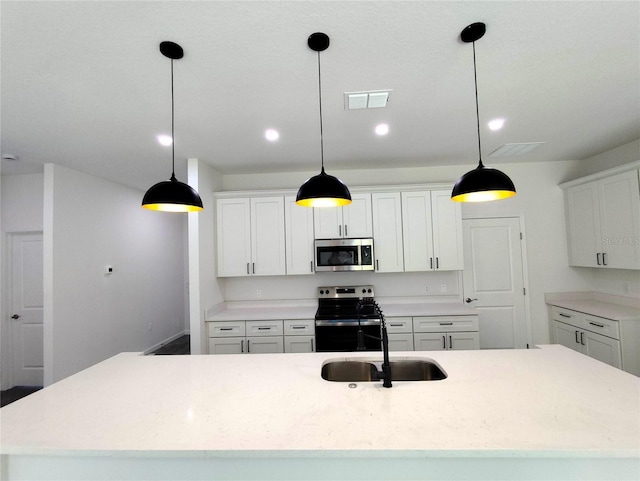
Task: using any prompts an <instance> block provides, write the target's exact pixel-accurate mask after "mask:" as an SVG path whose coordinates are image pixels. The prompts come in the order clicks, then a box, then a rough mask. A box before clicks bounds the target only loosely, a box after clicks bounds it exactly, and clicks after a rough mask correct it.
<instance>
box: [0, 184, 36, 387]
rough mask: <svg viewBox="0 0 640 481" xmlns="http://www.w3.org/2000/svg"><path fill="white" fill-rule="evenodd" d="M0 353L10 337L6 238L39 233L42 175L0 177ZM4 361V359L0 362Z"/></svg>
mask: <svg viewBox="0 0 640 481" xmlns="http://www.w3.org/2000/svg"><path fill="white" fill-rule="evenodd" d="M0 179H1V180H0V184H1V189H0V199H1V200H0V205H1V210H0V212H1V214H0V231H1V233H0V245H1V248H0V253H1V254H0V265H1V266H2V267H1V268H0V283H1V284H2V289H0V292H1V293H2V295H0V319H2V322H1V323H0V350H1V351H2V352H3V353H7V352H10V351H11V350H10V349H9V348H8V346H7V344H6V343H7V342H9V340H10V337H9V335H8V334H9V333H8V329H7V327H9V325H8V323H7V322H6V321H8V319H9V315H10V314H9V313H8V312H6V309H7V308H9V307H10V303H9V299H7V298H6V295H7V289H6V287H5V286H8V285H9V284H8V277H7V276H9V275H10V273H9V262H8V259H9V256H8V252H7V249H8V248H9V242H8V240H9V239H8V237H9V235H10V234H12V233H17V232H36V231H42V199H43V190H42V189H43V185H44V175H43V174H28V175H6V176H2V177H0ZM3 361H4V359H3ZM9 364H10V363H8V362H2V363H1V367H2V371H1V372H0V380H1V384H2V385H3V386H5V385H7V386H9V385H10V384H9V378H10V373H9V372H8V369H7V368H8V367H9Z"/></svg>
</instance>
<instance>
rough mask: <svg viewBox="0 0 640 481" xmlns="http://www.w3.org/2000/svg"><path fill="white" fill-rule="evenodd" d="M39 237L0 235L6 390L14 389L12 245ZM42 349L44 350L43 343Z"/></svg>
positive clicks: (0, 328) (0, 333) (0, 332)
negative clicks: (0, 238)
mask: <svg viewBox="0 0 640 481" xmlns="http://www.w3.org/2000/svg"><path fill="white" fill-rule="evenodd" d="M23 235H40V236H42V237H43V242H44V232H43V231H42V230H33V231H31V230H28V231H10V232H3V233H2V252H1V253H0V255H1V256H2V258H1V265H2V272H1V275H2V299H1V300H0V303H1V306H2V309H1V311H2V312H1V313H0V352H1V353H2V354H1V358H0V366H1V369H0V386H1V389H2V390H3V391H4V390H7V389H11V388H12V387H14V382H15V376H14V364H15V353H14V346H13V343H12V342H11V341H12V340H13V331H14V324H13V322H11V320H10V313H11V312H12V311H13V245H14V242H15V239H16V238H17V237H18V236H23ZM42 349H43V350H44V342H43V346H42Z"/></svg>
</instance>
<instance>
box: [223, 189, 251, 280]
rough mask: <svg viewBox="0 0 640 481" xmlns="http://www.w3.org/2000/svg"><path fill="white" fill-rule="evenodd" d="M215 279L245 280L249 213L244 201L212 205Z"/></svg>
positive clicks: (237, 200) (248, 249) (235, 200)
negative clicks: (213, 215)
mask: <svg viewBox="0 0 640 481" xmlns="http://www.w3.org/2000/svg"><path fill="white" fill-rule="evenodd" d="M216 214H217V218H216V226H217V241H218V242H217V244H218V246H217V247H218V249H217V250H218V276H219V277H231V276H247V275H249V274H250V271H249V269H250V264H251V210H250V203H249V199H248V198H239V199H218V200H217V202H216Z"/></svg>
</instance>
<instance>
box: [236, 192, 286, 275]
mask: <svg viewBox="0 0 640 481" xmlns="http://www.w3.org/2000/svg"><path fill="white" fill-rule="evenodd" d="M238 241H240V240H238ZM251 253H252V262H251V273H252V274H255V275H258V276H273V275H284V274H285V272H286V269H285V264H286V262H285V240H284V199H283V198H282V197H257V198H253V199H251Z"/></svg>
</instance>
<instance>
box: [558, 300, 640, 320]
mask: <svg viewBox="0 0 640 481" xmlns="http://www.w3.org/2000/svg"><path fill="white" fill-rule="evenodd" d="M548 304H550V305H552V306H557V307H563V308H565V309H571V310H572V311H578V312H583V313H585V314H591V315H592V316H598V317H604V318H606V319H614V320H617V321H640V309H637V308H635V307H629V306H621V305H619V304H612V303H609V302H602V301H598V300H594V299H565V300H554V301H548Z"/></svg>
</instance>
